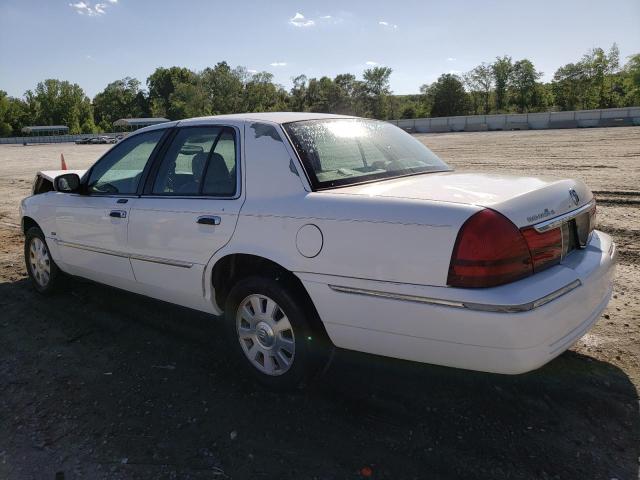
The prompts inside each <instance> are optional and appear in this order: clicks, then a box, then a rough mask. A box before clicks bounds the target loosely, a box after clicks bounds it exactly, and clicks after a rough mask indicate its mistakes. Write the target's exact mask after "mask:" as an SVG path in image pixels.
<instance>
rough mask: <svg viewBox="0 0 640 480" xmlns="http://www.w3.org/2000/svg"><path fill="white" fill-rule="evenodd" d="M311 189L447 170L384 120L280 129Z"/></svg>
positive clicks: (318, 122)
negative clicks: (289, 142) (301, 167)
mask: <svg viewBox="0 0 640 480" xmlns="http://www.w3.org/2000/svg"><path fill="white" fill-rule="evenodd" d="M284 128H285V130H286V131H287V133H288V134H289V136H290V137H291V140H292V142H293V145H294V147H295V148H296V150H297V151H298V155H300V159H301V160H302V163H303V164H304V167H305V169H306V171H307V175H308V176H309V179H310V180H311V182H312V183H313V187H314V188H315V189H322V188H331V187H338V186H344V185H351V184H354V183H362V182H367V181H372V180H380V179H385V178H392V177H401V176H404V175H413V174H416V173H426V172H441V171H443V170H451V168H450V167H449V166H448V165H447V164H446V163H444V162H443V161H442V160H440V159H439V158H438V156H437V155H436V154H435V153H433V152H432V151H431V150H429V149H428V148H427V147H425V146H424V145H423V144H422V143H420V142H419V141H418V140H416V139H415V138H413V137H412V136H411V135H409V134H408V133H406V132H405V131H403V130H401V129H400V128H398V127H396V126H394V125H391V124H390V123H387V122H382V121H378V120H364V119H357V118H354V119H351V118H349V119H331V120H307V121H302V122H292V123H287V124H285V125H284Z"/></svg>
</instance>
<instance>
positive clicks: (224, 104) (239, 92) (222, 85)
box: [199, 62, 246, 115]
mask: <svg viewBox="0 0 640 480" xmlns="http://www.w3.org/2000/svg"><path fill="white" fill-rule="evenodd" d="M245 74H246V73H245V71H244V70H243V69H241V68H240V69H237V68H236V69H232V68H231V67H230V66H229V64H227V62H219V63H217V64H216V66H215V67H213V68H205V69H204V70H203V71H202V73H200V75H199V77H200V83H201V87H202V88H203V89H204V92H205V94H206V96H207V102H208V104H209V105H208V107H207V108H206V109H205V110H208V111H210V112H211V114H213V115H219V114H225V113H235V112H239V111H240V109H241V106H242V97H243V90H244V79H245Z"/></svg>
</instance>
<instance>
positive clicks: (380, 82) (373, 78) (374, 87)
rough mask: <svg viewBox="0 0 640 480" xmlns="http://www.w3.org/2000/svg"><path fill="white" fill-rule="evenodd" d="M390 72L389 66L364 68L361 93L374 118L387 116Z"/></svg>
mask: <svg viewBox="0 0 640 480" xmlns="http://www.w3.org/2000/svg"><path fill="white" fill-rule="evenodd" d="M392 72H393V70H392V69H391V68H389V67H373V68H368V69H366V70H365V71H364V73H363V75H362V78H363V85H362V87H363V89H362V90H363V91H362V93H364V95H365V96H366V98H367V100H368V101H367V103H368V110H369V112H370V115H371V116H372V117H374V118H379V119H384V118H387V107H388V106H387V102H388V99H389V95H391V87H390V83H389V77H391V73H392Z"/></svg>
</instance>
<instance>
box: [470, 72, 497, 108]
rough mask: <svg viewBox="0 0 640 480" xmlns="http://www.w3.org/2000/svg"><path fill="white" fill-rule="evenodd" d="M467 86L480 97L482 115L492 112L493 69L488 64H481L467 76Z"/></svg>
mask: <svg viewBox="0 0 640 480" xmlns="http://www.w3.org/2000/svg"><path fill="white" fill-rule="evenodd" d="M465 80H466V82H465V83H467V85H468V86H469V87H470V90H471V92H473V93H475V94H476V96H477V97H479V100H480V104H481V105H482V113H484V114H485V115H487V114H488V113H489V112H490V111H491V105H490V100H491V90H492V89H493V82H494V74H493V68H492V67H491V65H489V64H488V63H484V62H483V63H481V64H480V65H478V66H477V67H475V68H474V69H473V70H471V71H470V72H468V73H467V74H466V75H465Z"/></svg>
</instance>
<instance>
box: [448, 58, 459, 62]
mask: <svg viewBox="0 0 640 480" xmlns="http://www.w3.org/2000/svg"><path fill="white" fill-rule="evenodd" d="M456 60H457V58H456V57H447V62H455V61H456Z"/></svg>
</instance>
